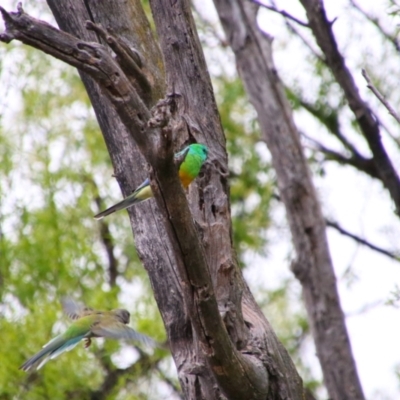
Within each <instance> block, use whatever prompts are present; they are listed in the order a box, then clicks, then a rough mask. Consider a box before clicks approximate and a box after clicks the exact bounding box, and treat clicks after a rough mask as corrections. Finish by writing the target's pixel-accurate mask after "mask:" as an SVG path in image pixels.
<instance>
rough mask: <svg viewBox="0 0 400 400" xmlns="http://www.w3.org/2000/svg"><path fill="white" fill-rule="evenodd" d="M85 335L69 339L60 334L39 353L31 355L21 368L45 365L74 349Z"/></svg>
mask: <svg viewBox="0 0 400 400" xmlns="http://www.w3.org/2000/svg"><path fill="white" fill-rule="evenodd" d="M84 337H85V336H78V337H75V338H73V339H70V340H68V341H65V339H64V338H63V337H62V335H60V336H56V337H55V338H54V339H52V340H50V342H49V343H47V344H46V345H44V346H43V349H42V350H40V351H39V353H37V354H35V355H34V356H33V357H31V358H30V359H29V360H28V361H27V362H26V363H24V364H23V365H21V366H20V367H19V369H22V370H23V371H29V370H30V369H31V368H32V367H35V366H36V365H37V369H40V368H42V367H43V365H44V364H46V363H47V361H49V360H52V359H53V358H56V357H57V356H59V355H60V354H61V353H64V351H69V350H71V349H73V348H74V347H75V346H76V345H77V344H78V343H79V342H80V341H81V340H82V339H84Z"/></svg>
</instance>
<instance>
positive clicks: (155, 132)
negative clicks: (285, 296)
mask: <svg viewBox="0 0 400 400" xmlns="http://www.w3.org/2000/svg"><path fill="white" fill-rule="evenodd" d="M48 3H49V5H50V7H51V9H52V11H53V13H54V15H55V17H56V19H57V21H58V23H59V25H60V27H61V28H62V29H64V30H65V31H67V32H69V34H67V33H63V32H61V31H58V30H57V29H55V28H52V27H50V26H49V25H48V24H45V23H42V22H40V21H37V20H34V19H32V18H30V17H29V16H27V15H26V14H24V13H23V12H22V9H20V10H19V12H18V13H11V14H9V13H7V12H5V11H4V10H3V9H2V14H3V18H4V20H5V22H6V29H7V30H6V33H4V34H2V35H1V37H0V39H1V40H2V41H5V42H8V41H10V40H13V39H18V40H21V41H22V42H24V43H26V44H29V45H31V46H33V47H36V48H38V49H41V50H42V51H45V52H47V53H49V54H51V55H53V56H55V57H57V58H59V59H61V60H63V61H65V62H67V63H69V64H71V65H73V66H75V67H77V68H79V69H80V71H81V75H82V79H83V81H84V83H85V85H86V88H87V90H88V93H89V95H90V98H91V100H92V103H93V106H94V108H95V112H96V115H97V117H98V120H99V123H100V126H101V128H102V130H103V133H104V137H105V140H106V143H107V146H108V148H109V151H110V155H111V158H112V161H113V164H114V168H115V175H116V178H117V180H118V182H119V184H120V186H121V189H122V191H123V193H124V194H125V195H126V194H128V193H129V192H130V191H131V190H132V189H133V188H134V187H135V186H136V185H137V184H138V183H139V182H140V181H141V180H142V179H143V178H144V176H145V175H146V168H145V163H144V158H145V159H146V161H147V162H148V163H149V164H150V165H151V167H152V175H151V176H152V181H151V184H152V188H153V191H154V193H155V198H156V201H157V205H158V207H157V206H156V205H155V204H154V202H147V203H145V204H143V205H139V206H137V207H135V208H132V209H131V210H130V211H129V213H130V218H131V222H132V228H133V231H134V234H135V239H136V240H135V242H136V246H137V249H138V253H139V256H140V257H141V259H142V261H143V263H144V266H145V268H146V269H147V271H148V273H149V276H150V279H151V282H152V285H153V288H154V293H155V297H156V300H157V303H158V306H159V308H160V311H161V314H162V317H163V319H164V323H165V326H166V329H167V333H168V338H169V341H170V347H171V350H172V354H173V357H174V359H175V363H176V365H177V368H178V373H179V378H180V382H181V385H182V387H183V391H184V394H185V397H186V398H190V399H203V398H206V399H219V398H226V397H227V398H229V399H244V398H245V399H287V398H291V399H303V398H304V390H303V387H302V382H301V379H300V377H299V376H298V374H297V372H296V370H295V368H294V366H293V363H292V362H291V360H290V357H289V356H288V354H287V352H286V350H285V349H284V348H283V347H282V345H281V344H280V343H279V341H278V340H277V339H276V337H275V335H274V333H273V331H272V329H271V327H270V326H269V324H268V322H267V321H266V319H265V317H264V316H263V315H262V313H261V311H260V310H259V308H258V306H257V305H256V303H255V301H254V299H253V297H252V295H251V293H250V291H249V290H248V288H247V286H246V284H245V283H244V281H243V279H242V276H241V274H240V271H239V269H238V267H237V263H236V259H235V256H234V252H233V249H232V241H231V223H230V210H229V199H228V185H227V180H226V174H227V170H228V169H227V164H226V161H227V159H226V152H225V142H224V137H223V133H222V129H221V126H220V121H219V117H218V114H217V110H216V106H215V101H214V98H213V94H212V89H211V83H210V80H209V76H208V73H207V69H206V66H205V62H204V57H203V54H202V52H201V48H200V46H199V41H198V38H197V34H196V31H195V27H194V23H193V19H192V17H191V14H190V8H189V4H188V2H187V1H182V0H178V1H175V2H174V3H173V4H168V5H166V4H165V2H161V1H155V0H154V1H152V2H151V6H152V9H153V15H154V20H155V22H156V26H157V29H158V33H159V36H160V37H161V46H162V50H163V54H164V58H165V63H166V69H167V78H168V82H169V84H170V88H171V91H170V93H169V95H168V96H167V97H166V99H164V100H163V101H161V102H158V103H157V104H156V106H155V107H154V108H153V109H152V110H151V109H150V107H151V106H154V105H155V103H156V101H157V100H158V99H160V98H162V97H163V96H164V94H165V88H164V82H163V67H162V61H161V56H160V53H159V51H158V47H157V44H156V42H155V41H154V38H153V36H152V33H151V31H150V28H149V24H148V22H147V21H146V20H145V16H144V13H143V11H142V9H141V6H140V2H139V1H131V2H125V1H122V0H121V1H109V2H107V1H104V2H101V4H98V3H97V2H93V3H92V2H91V1H82V2H81V1H72V0H69V1H68V0H64V1H62V2H59V1H55V0H48ZM85 20H89V21H91V23H88V24H86V27H87V28H88V29H90V31H87V30H86V29H84V26H85ZM99 23H100V24H101V25H102V26H103V27H105V28H107V29H108V28H112V30H110V29H108V31H106V30H105V29H104V28H102V27H101V26H100V25H96V24H99ZM78 37H79V39H78ZM121 38H124V39H121ZM99 42H102V43H105V44H107V45H108V46H109V47H110V48H111V49H112V50H113V52H114V54H115V55H116V58H115V59H114V58H113V57H111V52H110V49H109V48H108V47H106V46H103V45H101V44H99ZM127 44H129V46H128V45H127ZM131 46H132V47H133V49H132V47H131ZM192 139H195V140H196V141H199V142H204V143H206V144H207V145H208V146H209V148H210V161H209V162H208V164H207V165H206V168H205V172H204V174H203V176H202V177H201V178H200V179H199V180H198V187H196V185H192V187H191V189H190V194H189V198H190V199H191V210H189V207H188V203H187V201H186V198H185V195H184V192H183V189H182V187H181V185H180V183H179V180H178V177H177V173H176V167H175V165H174V164H173V162H172V154H173V151H175V150H176V149H177V147H180V145H181V144H182V143H185V142H188V141H191V140H192ZM140 154H142V155H143V156H144V158H143V157H141V156H140ZM136 171H140V172H139V174H138V173H137V172H136ZM194 221H195V223H196V224H195V223H194ZM199 237H201V239H202V240H201V242H200V241H199ZM167 238H168V240H167Z"/></svg>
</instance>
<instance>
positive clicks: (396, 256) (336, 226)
mask: <svg viewBox="0 0 400 400" xmlns="http://www.w3.org/2000/svg"><path fill="white" fill-rule="evenodd" d="M325 221H326V225H327V226H329V227H331V228H333V229H335V230H337V231H338V232H339V233H341V234H342V235H344V236H347V237H349V238H351V239H353V240H355V241H356V242H357V243H359V244H362V245H363V246H366V247H368V248H370V249H371V250H374V251H376V252H378V253H380V254H383V255H385V256H387V257H389V258H391V259H392V260H396V261H400V254H396V253H395V252H393V251H389V250H385V249H383V248H382V247H379V246H376V245H374V244H373V243H371V242H369V241H368V240H366V239H364V238H362V237H361V236H358V235H355V234H354V233H351V232H349V231H348V230H346V229H344V228H343V227H341V226H340V225H339V224H338V223H337V222H334V221H332V220H329V219H326V220H325Z"/></svg>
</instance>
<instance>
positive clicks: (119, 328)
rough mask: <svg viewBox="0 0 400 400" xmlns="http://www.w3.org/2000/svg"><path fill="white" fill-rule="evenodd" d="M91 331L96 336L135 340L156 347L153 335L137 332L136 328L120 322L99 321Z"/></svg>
mask: <svg viewBox="0 0 400 400" xmlns="http://www.w3.org/2000/svg"><path fill="white" fill-rule="evenodd" d="M91 332H92V333H93V335H95V336H99V337H104V338H109V339H117V340H134V341H136V342H140V343H143V344H144V345H146V346H150V347H156V346H157V342H156V341H155V340H153V339H152V338H151V337H149V336H146V335H143V334H141V333H139V332H136V331H135V330H134V329H132V328H130V327H129V326H126V325H124V324H122V323H120V322H114V323H113V324H112V325H108V324H104V323H99V324H95V325H94V326H92V328H91Z"/></svg>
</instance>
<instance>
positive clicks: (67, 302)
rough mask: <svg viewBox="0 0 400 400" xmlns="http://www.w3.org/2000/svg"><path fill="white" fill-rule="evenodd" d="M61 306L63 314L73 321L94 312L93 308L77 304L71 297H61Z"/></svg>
mask: <svg viewBox="0 0 400 400" xmlns="http://www.w3.org/2000/svg"><path fill="white" fill-rule="evenodd" d="M61 305H62V308H63V311H64V313H65V314H66V315H67V316H68V317H69V318H71V319H73V320H77V319H79V318H82V317H85V316H86V315H90V314H92V313H93V312H94V310H93V308H90V307H86V306H85V305H84V304H81V303H78V302H77V301H75V300H74V299H72V298H71V297H63V298H62V299H61Z"/></svg>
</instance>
